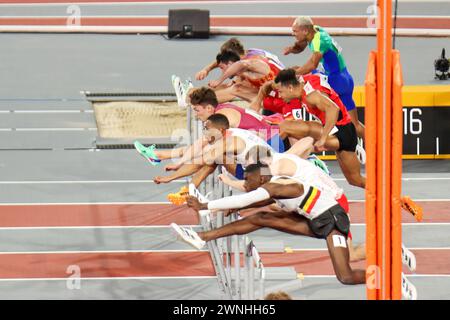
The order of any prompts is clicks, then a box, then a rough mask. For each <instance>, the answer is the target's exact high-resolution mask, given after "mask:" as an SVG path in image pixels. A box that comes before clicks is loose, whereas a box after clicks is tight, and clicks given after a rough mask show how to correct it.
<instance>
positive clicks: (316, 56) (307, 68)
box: [294, 52, 323, 75]
mask: <svg viewBox="0 0 450 320" xmlns="http://www.w3.org/2000/svg"><path fill="white" fill-rule="evenodd" d="M322 57H323V55H322V53H320V52H314V53H313V54H312V55H311V57H310V58H309V59H308V61H306V63H305V64H304V65H303V66H301V67H294V69H295V73H296V74H298V75H302V74H307V73H310V72H311V71H313V70H314V69H317V66H318V65H319V62H320V60H322Z"/></svg>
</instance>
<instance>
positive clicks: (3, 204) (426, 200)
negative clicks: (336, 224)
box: [0, 199, 450, 206]
mask: <svg viewBox="0 0 450 320" xmlns="http://www.w3.org/2000/svg"><path fill="white" fill-rule="evenodd" d="M414 201H416V202H448V201H450V199H414ZM349 202H350V203H361V202H365V200H349ZM153 204H172V203H171V202H168V201H165V202H159V201H156V202H154V201H141V202H138V201H128V202H127V201H117V202H104V201H103V202H102V201H99V202H4V203H0V206H81V205H83V206H90V205H153Z"/></svg>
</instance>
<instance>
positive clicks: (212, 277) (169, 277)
mask: <svg viewBox="0 0 450 320" xmlns="http://www.w3.org/2000/svg"><path fill="white" fill-rule="evenodd" d="M216 278H217V277H216V276H167V277H109V278H106V277H95V278H94V277H92V278H90V277H84V278H83V277H81V278H80V280H82V281H88V280H89V281H93V280H108V281H112V280H171V279H173V280H181V279H198V280H203V279H216ZM67 279H70V278H69V276H68V277H67V278H0V282H8V281H67Z"/></svg>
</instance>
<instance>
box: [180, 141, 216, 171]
mask: <svg viewBox="0 0 450 320" xmlns="http://www.w3.org/2000/svg"><path fill="white" fill-rule="evenodd" d="M207 144H208V141H207V140H206V139H205V138H204V137H201V138H199V139H198V140H197V141H195V142H194V143H193V144H192V145H190V146H187V147H185V148H184V149H183V150H182V151H181V153H180V155H179V158H180V159H178V161H176V162H175V164H174V165H173V166H171V167H173V168H174V169H178V168H179V167H181V166H182V165H183V164H187V163H189V162H191V161H190V160H192V159H194V158H197V157H198V156H199V155H201V153H202V152H203V148H204V147H205V146H206V145H207Z"/></svg>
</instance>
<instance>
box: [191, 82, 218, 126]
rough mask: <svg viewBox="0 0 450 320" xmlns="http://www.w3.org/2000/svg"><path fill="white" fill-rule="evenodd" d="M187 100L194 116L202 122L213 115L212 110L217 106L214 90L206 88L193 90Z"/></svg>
mask: <svg viewBox="0 0 450 320" xmlns="http://www.w3.org/2000/svg"><path fill="white" fill-rule="evenodd" d="M189 100H190V103H191V105H192V109H194V111H195V116H196V117H197V119H199V120H200V121H203V122H205V121H206V119H208V117H209V116H210V115H212V114H214V110H215V108H216V107H217V105H218V104H219V102H218V101H217V96H216V93H215V92H214V90H212V89H210V88H207V87H201V88H198V89H194V90H193V91H192V92H191V93H190V94H189Z"/></svg>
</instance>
